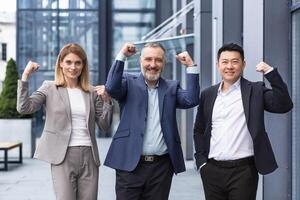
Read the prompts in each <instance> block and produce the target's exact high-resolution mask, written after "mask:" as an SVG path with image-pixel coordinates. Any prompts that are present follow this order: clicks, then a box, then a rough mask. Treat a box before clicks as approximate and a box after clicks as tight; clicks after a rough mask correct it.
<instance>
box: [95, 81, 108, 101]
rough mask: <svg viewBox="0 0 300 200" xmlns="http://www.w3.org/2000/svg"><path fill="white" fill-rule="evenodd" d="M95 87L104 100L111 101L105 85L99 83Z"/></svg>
mask: <svg viewBox="0 0 300 200" xmlns="http://www.w3.org/2000/svg"><path fill="white" fill-rule="evenodd" d="M94 89H95V91H96V92H97V94H98V95H99V96H100V97H101V98H102V99H103V101H105V102H107V103H110V102H111V97H110V95H109V94H108V93H107V92H106V90H105V86H104V85H97V86H95V87H94Z"/></svg>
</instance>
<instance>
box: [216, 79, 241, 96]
mask: <svg viewBox="0 0 300 200" xmlns="http://www.w3.org/2000/svg"><path fill="white" fill-rule="evenodd" d="M223 84H224V81H223V80H222V82H221V84H220V85H219V88H218V94H220V93H221V88H222V85H223ZM240 85H241V77H240V78H239V79H238V80H237V81H236V82H234V83H233V84H232V85H231V86H230V88H229V90H228V91H232V90H234V89H238V88H239V87H240Z"/></svg>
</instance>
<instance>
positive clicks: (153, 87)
mask: <svg viewBox="0 0 300 200" xmlns="http://www.w3.org/2000/svg"><path fill="white" fill-rule="evenodd" d="M145 84H146V86H147V88H150V89H157V88H158V86H159V80H158V81H157V83H156V85H155V86H149V85H148V83H147V81H146V80H145Z"/></svg>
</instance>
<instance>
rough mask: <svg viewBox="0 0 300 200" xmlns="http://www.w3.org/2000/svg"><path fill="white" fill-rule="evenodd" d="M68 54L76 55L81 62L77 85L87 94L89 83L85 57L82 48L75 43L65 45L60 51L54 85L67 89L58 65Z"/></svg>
mask: <svg viewBox="0 0 300 200" xmlns="http://www.w3.org/2000/svg"><path fill="white" fill-rule="evenodd" d="M70 53H73V54H76V55H77V56H78V57H79V58H80V59H81V60H82V64H83V68H82V71H81V74H80V76H79V77H78V85H79V87H80V88H81V89H82V90H83V91H85V92H89V91H90V83H89V67H88V60H87V56H86V53H85V51H84V50H83V48H82V47H81V46H80V45H78V44H76V43H69V44H66V45H65V46H63V47H62V49H61V50H60V52H59V54H58V56H57V59H56V65H55V79H54V81H55V84H56V85H57V86H62V87H67V82H66V80H65V77H64V74H63V71H62V68H61V67H60V63H61V62H62V61H63V60H64V58H65V57H66V56H67V55H68V54H70Z"/></svg>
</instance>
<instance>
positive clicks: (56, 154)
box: [17, 43, 112, 200]
mask: <svg viewBox="0 0 300 200" xmlns="http://www.w3.org/2000/svg"><path fill="white" fill-rule="evenodd" d="M38 67H39V65H38V64H37V63H35V62H31V61H29V63H28V64H27V66H26V67H25V69H24V72H23V74H22V79H21V80H19V82H18V99H17V110H18V111H19V112H20V113H24V114H29V113H34V112H36V111H37V110H39V109H40V107H41V106H44V108H45V110H46V122H45V127H44V130H43V133H42V136H41V139H40V141H39V144H38V146H37V149H36V151H35V154H34V157H35V158H37V159H40V160H43V161H46V162H48V163H50V164H51V173H52V180H53V185H54V190H55V194H56V198H57V199H58V200H85V199H86V200H96V199H97V188H98V175H99V165H100V160H99V154H98V147H97V143H96V136H95V122H96V123H97V124H98V126H99V128H100V129H101V130H102V131H104V132H105V131H107V130H108V129H109V127H110V124H111V118H112V105H111V99H110V97H109V96H108V95H107V93H106V92H105V89H104V86H96V87H93V86H91V85H90V83H89V71H88V61H87V56H86V53H85V51H84V50H83V49H82V48H81V47H80V46H79V45H78V44H73V43H72V44H67V45H65V46H64V47H63V48H62V49H61V51H60V53H59V55H58V57H57V61H56V66H55V80H54V81H44V83H43V85H42V86H41V87H40V88H39V89H38V90H37V91H35V92H34V93H33V94H32V95H31V96H29V95H28V79H29V77H30V75H31V74H32V73H33V72H34V71H35V70H37V69H38Z"/></svg>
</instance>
